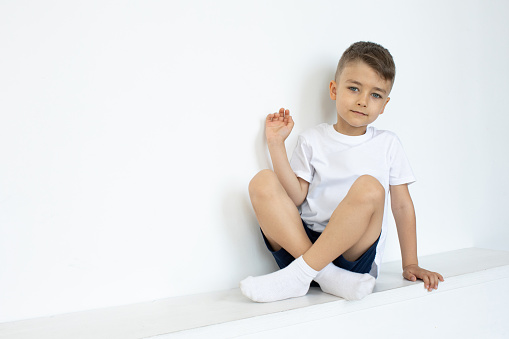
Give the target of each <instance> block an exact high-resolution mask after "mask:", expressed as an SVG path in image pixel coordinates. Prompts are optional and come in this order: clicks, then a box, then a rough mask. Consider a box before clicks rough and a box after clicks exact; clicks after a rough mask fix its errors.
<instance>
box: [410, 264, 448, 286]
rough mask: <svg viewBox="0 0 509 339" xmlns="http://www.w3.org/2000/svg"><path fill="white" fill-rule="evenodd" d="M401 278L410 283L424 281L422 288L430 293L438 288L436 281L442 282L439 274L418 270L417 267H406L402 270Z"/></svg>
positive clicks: (442, 279)
mask: <svg viewBox="0 0 509 339" xmlns="http://www.w3.org/2000/svg"><path fill="white" fill-rule="evenodd" d="M403 277H404V278H405V279H407V280H410V281H416V280H417V279H421V280H422V281H424V288H425V289H427V290H428V292H431V291H432V290H433V289H435V290H436V289H437V288H438V281H444V278H443V277H442V275H441V274H439V273H436V272H431V271H428V270H425V269H423V268H420V267H419V266H417V265H408V266H406V267H405V268H404V269H403Z"/></svg>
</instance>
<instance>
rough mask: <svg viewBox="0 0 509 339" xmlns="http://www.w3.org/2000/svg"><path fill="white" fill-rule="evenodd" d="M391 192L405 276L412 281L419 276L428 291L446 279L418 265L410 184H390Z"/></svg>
mask: <svg viewBox="0 0 509 339" xmlns="http://www.w3.org/2000/svg"><path fill="white" fill-rule="evenodd" d="M390 192H391V207H392V214H393V215H394V220H395V221H396V228H397V229H398V238H399V245H400V247H401V258H402V261H403V277H405V279H408V280H411V281H416V280H417V278H419V279H421V280H423V281H424V287H425V288H426V289H427V290H428V291H432V290H433V289H437V288H438V281H439V280H440V281H444V278H443V277H442V276H441V275H440V274H439V273H436V272H431V271H428V270H425V269H422V268H420V267H419V265H418V260H417V235H416V226H415V224H416V222H415V210H414V204H413V202H412V198H411V197H410V193H409V192H408V185H407V184H404V185H397V186H390Z"/></svg>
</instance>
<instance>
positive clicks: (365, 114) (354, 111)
mask: <svg viewBox="0 0 509 339" xmlns="http://www.w3.org/2000/svg"><path fill="white" fill-rule="evenodd" d="M352 112H354V113H356V114H360V115H365V116H366V115H367V114H364V113H362V112H358V111H352Z"/></svg>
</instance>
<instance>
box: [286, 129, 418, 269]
mask: <svg viewBox="0 0 509 339" xmlns="http://www.w3.org/2000/svg"><path fill="white" fill-rule="evenodd" d="M290 165H291V167H292V169H293V171H294V172H295V174H296V175H297V176H298V177H300V178H302V179H304V180H306V181H307V182H309V190H308V194H307V197H306V200H304V202H303V203H302V205H301V206H300V207H299V210H300V213H301V217H302V220H304V222H305V223H306V224H307V225H308V227H309V228H310V229H312V230H314V231H316V232H322V231H323V230H324V229H325V226H326V225H327V223H328V222H329V219H330V217H331V215H332V213H333V212H334V210H335V209H336V207H337V206H338V205H339V203H340V202H341V201H342V200H343V198H344V197H345V196H346V194H347V193H348V190H349V189H350V187H351V186H352V184H353V183H354V181H355V180H356V179H357V178H358V177H360V176H361V175H365V174H368V175H371V176H373V177H375V178H377V179H378V181H380V183H381V184H382V185H383V187H384V189H385V209H384V216H383V222H382V233H381V235H380V241H379V242H378V245H377V251H376V256H375V265H374V266H373V268H372V270H371V272H370V273H371V274H372V275H373V276H375V277H376V276H378V273H379V267H380V263H381V261H382V255H383V249H384V246H385V238H386V235H387V220H386V219H387V218H386V215H387V213H386V212H387V204H388V200H389V199H388V198H389V185H401V184H410V183H412V182H414V181H415V177H414V174H413V172H412V168H411V167H410V163H409V162H408V159H407V157H406V155H405V152H404V150H403V146H402V145H401V142H400V141H399V139H398V137H397V136H396V134H394V133H393V132H390V131H384V130H378V129H376V128H375V127H372V126H368V128H367V129H366V133H365V134H363V135H360V136H348V135H344V134H340V133H338V132H337V131H336V130H335V129H334V126H333V125H331V124H326V123H324V124H320V125H318V126H316V127H314V128H311V129H308V130H306V131H304V132H303V133H302V134H301V135H299V138H298V141H297V147H296V148H295V151H294V152H293V156H292V158H291V161H290Z"/></svg>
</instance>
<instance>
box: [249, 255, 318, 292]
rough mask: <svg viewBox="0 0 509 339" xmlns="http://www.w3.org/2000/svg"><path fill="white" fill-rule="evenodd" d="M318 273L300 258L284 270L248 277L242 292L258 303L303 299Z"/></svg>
mask: <svg viewBox="0 0 509 339" xmlns="http://www.w3.org/2000/svg"><path fill="white" fill-rule="evenodd" d="M317 273H318V272H317V271H315V270H314V269H312V268H311V267H309V265H308V264H307V263H306V262H305V261H304V259H303V258H302V256H300V257H299V258H297V259H295V260H294V261H293V262H292V263H291V264H290V265H288V266H287V267H285V268H283V269H282V270H279V271H276V272H274V273H270V274H267V275H262V276H259V277H254V278H253V277H247V278H246V279H244V280H242V281H241V282H240V290H241V291H242V294H244V295H245V296H246V297H248V298H249V299H251V300H253V301H257V302H271V301H277V300H283V299H288V298H294V297H301V296H303V295H305V294H306V293H308V291H309V285H310V284H311V281H313V279H314V278H315V277H316V274H317Z"/></svg>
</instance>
